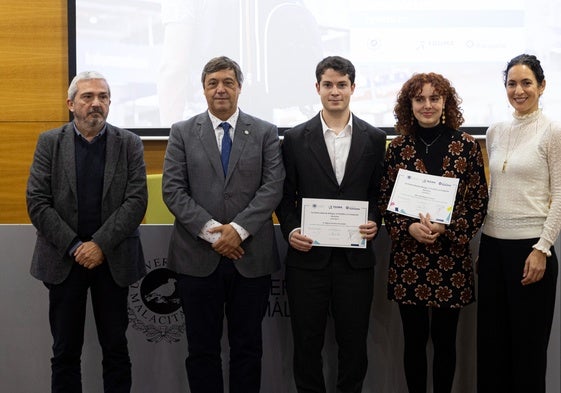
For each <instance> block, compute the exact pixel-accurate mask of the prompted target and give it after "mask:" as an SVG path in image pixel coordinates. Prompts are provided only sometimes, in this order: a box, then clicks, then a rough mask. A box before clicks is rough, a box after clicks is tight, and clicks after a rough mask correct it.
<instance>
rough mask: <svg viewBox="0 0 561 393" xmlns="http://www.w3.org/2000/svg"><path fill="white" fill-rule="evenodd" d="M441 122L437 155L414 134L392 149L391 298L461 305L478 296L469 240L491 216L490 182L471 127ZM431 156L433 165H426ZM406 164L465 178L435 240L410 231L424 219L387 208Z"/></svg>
mask: <svg viewBox="0 0 561 393" xmlns="http://www.w3.org/2000/svg"><path fill="white" fill-rule="evenodd" d="M439 127H440V128H441V130H440V133H441V134H442V135H440V136H439V138H440V139H439V140H438V142H439V145H440V146H438V145H436V144H435V146H431V149H433V150H432V151H434V153H433V154H431V155H429V154H426V152H425V146H423V145H422V144H420V142H419V138H418V137H415V136H414V135H407V136H398V137H396V138H395V139H393V140H392V141H391V143H390V144H389V146H388V150H387V152H386V159H385V170H384V177H383V179H382V183H381V200H380V210H381V211H382V214H383V217H384V221H385V225H386V229H387V231H388V233H389V235H390V238H391V240H392V247H391V255H390V266H389V272H388V298H389V299H390V300H394V301H396V302H397V303H400V304H411V305H424V306H430V307H447V308H458V307H463V306H465V305H467V304H469V303H471V302H473V301H474V300H475V294H474V283H473V270H472V257H471V253H470V249H469V246H470V244H469V243H470V240H471V239H472V238H473V237H474V236H475V235H476V233H477V231H478V230H479V228H480V227H481V225H482V223H483V219H484V217H485V212H486V208H487V199H488V194H487V182H486V180H485V171H484V163H483V156H482V154H481V148H480V146H479V143H478V142H477V141H476V140H475V139H474V138H473V137H472V136H471V135H469V134H467V133H462V132H459V131H455V130H452V129H450V128H447V127H444V126H442V125H441V126H439ZM427 149H428V148H427ZM431 153H432V152H431ZM427 160H432V163H431V165H425V163H426V162H427ZM440 162H441V163H442V164H441V165H440ZM427 166H429V167H430V168H432V171H430V172H429V171H427ZM400 168H403V169H407V170H411V171H417V172H422V173H430V174H432V175H438V176H445V177H454V178H459V179H460V182H459V185H458V191H457V194H456V202H455V205H454V211H453V214H452V219H451V222H450V224H449V225H447V227H446V231H445V233H444V234H442V235H440V236H439V237H438V238H437V239H436V241H435V242H434V243H433V244H430V245H427V244H422V243H419V242H417V241H416V240H415V239H414V238H413V237H412V236H411V235H410V234H409V231H408V228H409V226H410V225H411V224H412V223H414V222H418V219H414V218H411V217H407V216H403V215H400V214H397V213H393V212H389V211H386V207H387V204H388V201H389V198H390V196H391V192H392V188H393V185H394V183H395V178H396V176H397V172H398V170H399V169H400Z"/></svg>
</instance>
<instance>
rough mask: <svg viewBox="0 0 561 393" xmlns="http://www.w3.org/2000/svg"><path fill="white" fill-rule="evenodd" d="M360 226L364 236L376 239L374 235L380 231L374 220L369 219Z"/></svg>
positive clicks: (367, 238) (364, 237)
mask: <svg viewBox="0 0 561 393" xmlns="http://www.w3.org/2000/svg"><path fill="white" fill-rule="evenodd" d="M358 228H359V229H360V234H361V235H362V238H363V239H366V240H372V239H374V236H376V234H377V233H378V226H377V225H376V223H375V222H374V221H368V222H367V223H366V224H362V225H361V226H359V227H358Z"/></svg>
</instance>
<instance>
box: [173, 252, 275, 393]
mask: <svg viewBox="0 0 561 393" xmlns="http://www.w3.org/2000/svg"><path fill="white" fill-rule="evenodd" d="M176 286H177V290H178V292H179V295H180V297H181V302H182V306H183V311H184V313H185V330H186V333H187V343H188V348H189V355H188V357H187V359H186V360H185V367H186V369H187V378H188V380H189V388H190V390H191V392H192V393H223V391H224V382H223V376H222V359H221V356H220V355H221V347H220V341H221V339H222V330H223V329H222V328H223V323H224V314H226V319H227V321H228V323H227V325H228V341H229V344H230V370H229V374H230V393H257V392H259V389H260V386H261V357H262V353H263V345H262V335H261V323H262V321H263V317H264V316H265V312H266V310H267V304H268V300H269V291H270V287H271V276H270V275H266V276H262V277H256V278H246V277H243V276H242V275H240V273H239V272H238V271H237V270H236V268H235V266H234V263H233V262H232V261H230V260H228V259H226V258H223V259H222V260H221V262H220V264H219V265H218V267H217V269H216V270H215V271H214V272H213V273H212V274H211V275H210V276H207V277H194V276H188V275H183V274H179V275H178V281H177V284H176Z"/></svg>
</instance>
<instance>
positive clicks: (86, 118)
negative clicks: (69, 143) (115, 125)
mask: <svg viewBox="0 0 561 393" xmlns="http://www.w3.org/2000/svg"><path fill="white" fill-rule="evenodd" d="M76 86H77V88H78V90H77V92H76V96H75V97H74V99H72V100H71V99H68V100H67V101H66V105H67V106H68V110H70V112H72V113H73V115H74V123H75V124H76V128H78V130H79V131H80V132H82V133H83V134H84V135H95V134H97V133H98V132H99V131H101V129H102V128H103V126H104V125H105V119H107V115H108V114H109V105H110V104H111V99H110V93H109V86H108V85H107V82H106V81H105V80H104V79H84V80H81V81H79V82H78V83H77V85H76Z"/></svg>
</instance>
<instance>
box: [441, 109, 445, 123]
mask: <svg viewBox="0 0 561 393" xmlns="http://www.w3.org/2000/svg"><path fill="white" fill-rule="evenodd" d="M440 122H441V123H442V124H446V114H445V113H444V111H442V117H441V121H440Z"/></svg>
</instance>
